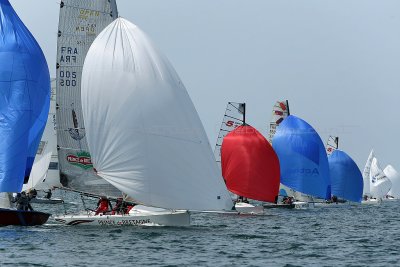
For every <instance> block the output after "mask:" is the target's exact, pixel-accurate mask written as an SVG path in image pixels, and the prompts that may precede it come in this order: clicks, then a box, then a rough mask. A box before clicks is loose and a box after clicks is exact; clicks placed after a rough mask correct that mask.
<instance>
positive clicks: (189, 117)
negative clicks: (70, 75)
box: [63, 18, 233, 226]
mask: <svg viewBox="0 0 400 267" xmlns="http://www.w3.org/2000/svg"><path fill="white" fill-rule="evenodd" d="M110 51H111V52H110ZM116 92H117V93H116ZM82 107H83V117H84V120H85V127H86V138H87V141H88V146H89V151H90V153H91V156H92V160H93V165H94V169H93V171H94V172H96V173H97V175H99V176H100V177H102V178H103V179H104V180H106V181H108V182H109V183H110V184H112V185H113V186H115V187H116V188H118V189H119V190H121V191H122V192H124V193H125V194H127V195H128V196H129V197H131V198H132V199H134V200H135V201H136V203H140V204H142V205H145V206H149V207H157V208H163V209H167V210H164V211H156V212H153V211H152V210H149V211H148V212H142V211H141V210H136V209H133V212H132V211H131V212H130V213H129V217H128V216H126V215H121V216H120V218H118V216H116V215H114V216H113V215H107V216H92V217H91V218H86V219H88V220H94V222H93V223H94V224H101V222H107V221H109V220H112V221H113V222H115V224H124V222H125V223H129V221H136V222H138V223H139V224H142V222H144V223H155V224H162V225H175V226H183V225H188V224H189V218H190V217H189V213H188V211H222V210H231V209H232V207H233V203H232V201H231V199H230V196H229V193H228V191H227V190H226V187H225V185H224V182H223V180H222V178H221V177H220V175H219V171H218V168H217V164H216V162H215V161H214V158H213V154H212V150H211V147H210V144H209V142H208V138H207V136H206V134H205V131H204V128H203V126H202V123H201V121H200V118H199V116H198V114H197V112H196V110H195V108H194V105H193V103H192V102H191V100H190V97H189V95H188V93H187V91H186V89H185V87H184V85H183V83H182V82H181V80H180V79H179V77H178V75H177V73H176V72H175V70H174V69H173V67H172V66H171V65H170V63H169V62H168V60H167V59H166V58H165V57H164V56H162V55H161V54H160V53H159V52H158V50H157V49H156V48H155V47H154V46H153V44H152V42H151V41H150V40H149V39H148V37H147V36H146V35H145V34H144V33H143V32H142V31H141V30H140V29H139V28H138V27H137V26H136V25H134V24H132V23H130V22H129V21H127V20H125V19H123V18H118V19H116V20H115V21H114V22H112V23H111V24H110V25H109V26H107V27H106V28H105V29H104V30H103V31H102V32H101V33H100V34H99V36H98V37H97V38H96V40H95V41H94V42H93V44H92V46H91V48H90V50H89V52H88V54H87V56H86V59H85V63H84V68H83V76H82ZM188 153H189V154H188ZM153 209H155V208H153ZM63 219H64V220H65V221H66V222H67V221H68V220H70V219H71V218H70V217H67V216H64V217H63ZM72 219H73V220H75V221H76V220H79V219H78V218H77V217H75V218H72ZM82 219H83V217H82ZM86 219H85V220H86Z"/></svg>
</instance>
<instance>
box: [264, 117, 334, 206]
mask: <svg viewBox="0 0 400 267" xmlns="http://www.w3.org/2000/svg"><path fill="white" fill-rule="evenodd" d="M272 146H273V148H274V149H275V152H276V154H277V155H278V158H279V162H280V170H281V183H282V184H283V185H286V186H288V187H289V188H291V189H294V190H296V191H298V192H301V193H304V194H308V195H311V196H314V197H320V198H327V199H330V177H329V165H328V159H327V156H326V152H325V147H324V144H323V143H322V140H321V138H320V137H319V135H318V133H317V132H316V131H315V130H314V128H312V126H311V125H309V124H308V123H307V122H305V121H304V120H302V119H300V118H297V117H295V116H293V115H290V116H288V117H287V118H286V119H285V120H283V122H282V123H281V125H280V126H279V128H278V130H277V132H276V134H275V136H274V138H273V142H272Z"/></svg>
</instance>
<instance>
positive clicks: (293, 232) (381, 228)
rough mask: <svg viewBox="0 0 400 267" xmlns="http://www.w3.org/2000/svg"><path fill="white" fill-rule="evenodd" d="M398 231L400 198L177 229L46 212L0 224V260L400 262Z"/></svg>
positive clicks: (201, 220) (201, 219) (202, 217)
mask: <svg viewBox="0 0 400 267" xmlns="http://www.w3.org/2000/svg"><path fill="white" fill-rule="evenodd" d="M68 198H69V199H70V200H71V201H72V202H76V203H79V201H78V200H74V199H73V198H72V196H71V195H67V199H68ZM69 206H70V208H71V207H72V208H75V209H79V206H78V205H72V204H69ZM35 208H36V209H38V210H39V209H41V210H45V209H47V210H49V211H52V212H53V213H61V212H63V207H62V205H52V206H47V207H46V206H45V205H41V206H38V205H36V206H35ZM399 229H400V201H388V202H383V203H382V204H381V205H376V206H373V205H359V206H348V205H344V206H342V207H340V208H339V207H337V208H315V209H309V210H283V209H282V210H270V211H267V214H266V215H265V216H238V215H216V214H193V215H192V226H190V227H184V228H174V227H156V226H153V227H137V226H136V227H88V226H86V227H85V226H63V225H59V224H57V223H56V222H55V221H54V219H52V218H51V219H50V220H49V221H48V223H47V224H46V225H44V226H40V227H2V228H0V266H400V230H399Z"/></svg>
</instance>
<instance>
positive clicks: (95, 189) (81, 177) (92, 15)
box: [56, 0, 121, 196]
mask: <svg viewBox="0 0 400 267" xmlns="http://www.w3.org/2000/svg"><path fill="white" fill-rule="evenodd" d="M117 15H118V14H117V6H116V2H115V0H91V1H87V0H62V1H61V3H60V17H59V26H58V41H57V65H56V67H57V125H58V127H57V129H58V130H57V144H58V147H59V150H58V153H59V154H58V155H59V166H60V180H61V183H62V185H63V186H64V187H67V188H71V189H75V190H78V191H83V192H90V193H93V194H98V195H107V196H120V195H121V192H120V191H119V190H117V189H116V188H115V187H113V186H111V185H110V184H109V183H108V182H106V181H105V180H104V179H102V178H101V177H98V176H96V175H95V173H94V172H93V163H92V160H91V156H90V151H89V148H88V146H87V141H86V131H85V126H84V121H83V117H82V107H81V77H82V67H83V62H84V60H85V57H86V54H87V51H88V50H89V47H90V45H91V44H92V42H93V41H94V39H95V38H96V36H97V35H98V34H99V33H100V32H101V31H102V30H103V29H104V28H105V27H106V26H107V25H109V24H110V23H111V22H112V21H113V20H114V19H115V18H116V17H117Z"/></svg>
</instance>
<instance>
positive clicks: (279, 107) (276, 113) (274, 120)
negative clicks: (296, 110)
mask: <svg viewBox="0 0 400 267" xmlns="http://www.w3.org/2000/svg"><path fill="white" fill-rule="evenodd" d="M289 115H290V111H289V101H287V100H285V101H276V103H275V105H274V107H273V108H272V117H271V121H270V123H269V135H268V141H269V143H270V144H272V139H273V138H274V135H275V133H276V129H277V127H278V126H279V124H280V123H281V122H282V121H283V120H284V119H285V118H286V117H287V116H289Z"/></svg>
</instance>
